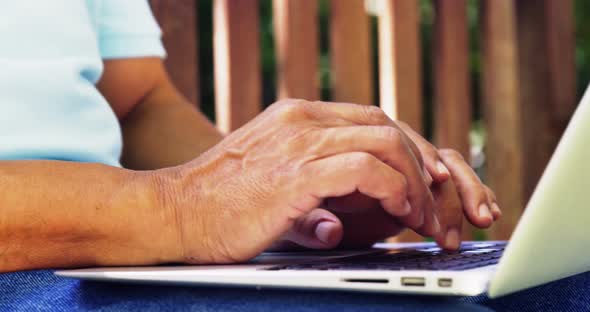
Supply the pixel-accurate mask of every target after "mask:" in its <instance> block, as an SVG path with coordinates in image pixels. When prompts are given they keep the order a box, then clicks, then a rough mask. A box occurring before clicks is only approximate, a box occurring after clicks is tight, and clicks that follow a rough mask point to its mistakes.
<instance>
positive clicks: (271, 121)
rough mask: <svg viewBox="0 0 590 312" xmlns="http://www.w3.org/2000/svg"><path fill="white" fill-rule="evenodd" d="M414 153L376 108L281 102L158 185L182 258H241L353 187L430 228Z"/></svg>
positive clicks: (414, 224)
mask: <svg viewBox="0 0 590 312" xmlns="http://www.w3.org/2000/svg"><path fill="white" fill-rule="evenodd" d="M416 150H417V149H416V147H415V146H414V145H413V143H412V142H411V141H410V140H409V139H408V138H407V136H406V135H405V134H404V133H403V131H401V130H400V129H399V128H397V127H392V126H391V120H390V119H389V118H387V116H385V114H384V113H383V112H382V111H381V110H380V109H378V108H376V107H368V106H361V105H354V104H343V103H330V104H326V103H311V102H306V101H301V100H287V101H281V102H279V103H277V104H275V105H272V106H271V107H270V108H269V109H267V110H266V111H264V112H263V113H262V114H260V115H259V116H258V117H256V118H255V119H254V120H252V121H251V122H249V123H248V124H246V125H245V126H244V127H242V128H240V129H238V130H237V131H235V132H233V133H232V134H230V135H228V136H227V137H226V138H225V139H224V140H223V141H222V142H221V143H219V144H218V145H216V146H215V147H213V148H212V149H210V150H209V151H207V152H206V153H204V154H203V155H201V156H200V157H199V158H197V159H195V160H194V161H192V162H189V163H187V164H185V165H182V166H179V167H174V168H170V169H165V170H163V171H158V172H157V173H158V174H157V175H156V181H157V183H158V185H160V188H161V191H160V192H159V194H161V195H160V196H161V199H160V200H161V203H162V205H163V206H165V207H170V209H172V210H173V211H174V212H175V214H176V216H177V217H176V220H177V222H176V224H175V225H174V226H175V227H176V228H177V229H178V233H179V234H178V240H179V246H180V247H179V248H180V249H181V253H182V255H183V256H182V259H181V260H182V261H186V262H192V263H228V262H240V261H245V260H247V259H250V258H252V257H254V256H256V255H257V254H258V253H260V252H261V251H263V250H265V249H267V248H268V247H269V246H270V245H271V244H272V243H273V242H275V241H276V240H277V239H279V238H280V237H281V236H282V235H283V234H285V233H286V232H287V231H288V230H289V229H290V228H292V227H293V225H294V224H295V221H296V220H298V219H299V218H301V217H302V216H304V215H308V214H309V213H310V212H312V211H313V210H314V209H316V208H318V207H320V206H321V204H322V202H324V200H325V199H328V198H333V197H341V196H346V195H349V194H353V193H355V192H357V191H358V192H360V193H362V194H364V195H366V196H368V197H371V198H374V199H376V200H378V201H379V203H380V205H381V207H382V208H383V211H384V212H385V213H386V214H387V215H388V216H391V217H392V218H397V219H396V220H400V222H401V223H403V224H404V226H408V227H410V228H413V229H416V230H422V231H425V232H434V231H433V229H432V224H425V220H427V219H429V218H430V217H428V218H427V217H425V216H426V215H430V214H432V213H431V211H432V209H433V197H432V194H431V192H430V190H429V188H428V185H427V183H426V178H425V176H424V171H423V170H422V167H423V164H422V160H421V156H420V155H419V153H417V152H416Z"/></svg>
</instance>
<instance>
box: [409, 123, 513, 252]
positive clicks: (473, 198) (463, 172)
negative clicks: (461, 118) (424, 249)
mask: <svg viewBox="0 0 590 312" xmlns="http://www.w3.org/2000/svg"><path fill="white" fill-rule="evenodd" d="M398 125H399V127H400V128H401V129H403V130H404V132H405V133H406V134H407V135H408V137H410V138H411V139H412V141H414V142H415V144H416V146H417V147H418V149H419V150H420V153H421V154H422V157H423V158H424V166H425V167H426V169H427V170H428V172H429V173H430V174H431V176H432V177H433V181H434V186H435V189H433V194H434V195H435V198H436V197H439V200H437V204H436V205H435V207H437V212H436V213H437V214H438V215H441V214H442V215H443V217H440V218H439V220H440V221H441V232H440V233H439V235H435V239H436V241H437V242H438V243H439V244H440V245H441V246H443V247H445V248H447V249H457V248H459V244H460V243H461V223H462V221H463V217H462V216H463V214H464V215H465V216H466V217H467V219H468V220H469V222H470V223H471V224H473V225H475V226H477V227H479V228H487V227H489V226H491V225H492V223H493V222H494V221H495V220H497V219H499V218H500V217H501V216H502V212H501V211H500V207H499V206H498V203H497V200H496V195H495V194H494V192H493V191H492V190H491V189H490V188H489V187H488V186H486V185H485V184H483V183H482V182H481V180H480V179H479V177H478V176H477V174H476V173H475V172H474V171H473V169H471V166H469V164H468V163H467V162H466V161H465V160H464V159H463V156H461V154H460V153H458V152H457V151H455V150H452V149H442V150H438V149H437V148H436V147H434V146H433V145H432V144H430V143H429V142H428V141H427V140H426V139H424V138H423V137H422V136H420V135H419V134H418V133H416V132H415V131H414V130H413V129H411V128H410V127H409V126H408V125H407V124H405V123H403V122H398ZM449 177H450V178H452V181H453V185H452V186H451V185H446V183H445V182H446V181H447V179H449ZM437 184H444V185H442V186H437ZM457 196H458V198H459V199H460V205H458V204H453V203H456V200H454V199H453V198H456V197H457ZM449 198H450V199H452V200H449Z"/></svg>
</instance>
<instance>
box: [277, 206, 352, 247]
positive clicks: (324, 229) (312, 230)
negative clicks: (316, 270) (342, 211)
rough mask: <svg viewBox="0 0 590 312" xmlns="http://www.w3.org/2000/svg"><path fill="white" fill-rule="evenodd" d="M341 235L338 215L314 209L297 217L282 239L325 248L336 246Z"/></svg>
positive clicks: (304, 245)
mask: <svg viewBox="0 0 590 312" xmlns="http://www.w3.org/2000/svg"><path fill="white" fill-rule="evenodd" d="M342 235H343V228H342V223H341V222H340V220H339V219H338V217H336V216H335V215H334V214H332V213H331V212H329V211H327V210H324V209H314V210H312V211H311V212H310V213H309V214H306V215H304V216H303V217H300V218H299V219H297V220H296V221H295V223H294V224H293V226H292V227H291V229H289V231H288V232H287V233H285V235H284V239H285V240H289V241H291V242H293V243H295V244H297V245H299V246H302V247H306V248H314V249H327V248H334V247H336V246H337V245H338V244H339V243H340V241H341V240H342Z"/></svg>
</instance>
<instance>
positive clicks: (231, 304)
mask: <svg viewBox="0 0 590 312" xmlns="http://www.w3.org/2000/svg"><path fill="white" fill-rule="evenodd" d="M588 290H590V273H585V274H580V275H577V276H574V277H571V278H568V279H564V280H560V281H556V282H553V283H551V284H548V285H544V286H541V287H537V288H534V289H530V290H526V291H523V292H519V293H516V294H513V295H509V296H506V297H502V298H499V299H494V300H490V299H488V298H487V297H485V296H479V297H473V298H449V297H447V298H444V297H442V298H441V297H424V296H399V295H387V294H363V293H347V292H332V291H299V290H272V289H262V290H256V289H254V288H216V287H185V286H182V287H181V286H158V285H133V284H116V283H101V282H82V281H78V280H72V279H65V278H60V277H56V276H54V275H53V274H52V272H51V271H28V272H18V273H10V274H0V311H38V310H43V311H46V310H55V311H64V310H99V311H121V310H124V311H135V310H138V311H172V310H182V311H187V310H190V311H192V310H195V311H273V312H274V311H290V310H296V311H330V310H334V311H359V310H361V311H424V310H435V311H494V310H496V311H589V310H590V298H588V296H586V294H587V292H588Z"/></svg>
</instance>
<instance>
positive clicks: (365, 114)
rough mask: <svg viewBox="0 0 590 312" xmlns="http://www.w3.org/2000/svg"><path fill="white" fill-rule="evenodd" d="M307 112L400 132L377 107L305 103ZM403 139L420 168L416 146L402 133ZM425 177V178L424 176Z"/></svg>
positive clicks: (396, 124) (393, 122)
mask: <svg viewBox="0 0 590 312" xmlns="http://www.w3.org/2000/svg"><path fill="white" fill-rule="evenodd" d="M306 103H307V104H305V105H308V107H309V108H310V109H309V112H310V114H311V115H312V116H314V117H316V118H318V119H327V120H330V121H333V120H334V118H338V119H342V120H346V121H348V122H350V123H353V124H355V125H369V126H371V125H372V126H390V127H394V128H395V129H398V130H400V129H401V128H400V127H399V126H398V123H396V122H395V121H393V120H392V119H391V118H389V116H387V114H385V112H384V111H383V110H382V109H380V108H379V107H377V106H372V105H359V104H351V103H340V102H321V101H316V102H306ZM402 134H404V135H403V139H404V140H405V141H406V144H408V146H409V147H410V148H411V150H412V153H413V154H414V157H415V158H416V161H418V163H419V164H420V167H422V165H423V163H424V161H423V159H422V155H421V154H420V149H419V148H418V147H417V146H416V144H415V143H414V142H413V141H412V140H411V139H410V138H408V137H407V136H406V135H405V133H403V132H402ZM425 177H426V176H425Z"/></svg>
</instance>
